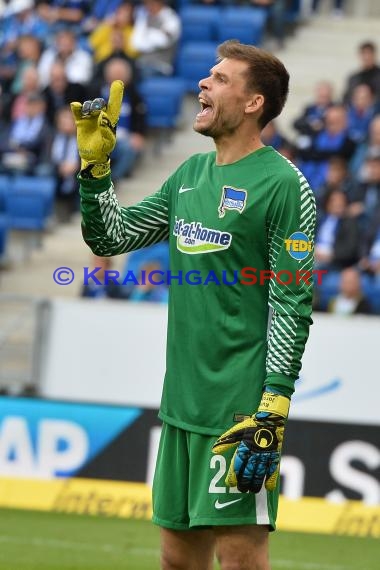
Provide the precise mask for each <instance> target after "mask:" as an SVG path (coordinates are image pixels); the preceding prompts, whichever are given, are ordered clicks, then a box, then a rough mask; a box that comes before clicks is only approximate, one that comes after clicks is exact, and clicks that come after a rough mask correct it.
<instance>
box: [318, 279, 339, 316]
mask: <svg viewBox="0 0 380 570" xmlns="http://www.w3.org/2000/svg"><path fill="white" fill-rule="evenodd" d="M314 278H315V289H316V294H317V299H318V305H319V307H320V309H321V310H323V311H325V310H326V309H327V307H328V305H329V302H330V300H331V299H332V298H333V297H335V296H336V295H337V294H338V291H339V282H340V273H339V271H328V272H327V273H325V274H324V275H322V276H321V284H320V285H317V284H316V283H317V275H314Z"/></svg>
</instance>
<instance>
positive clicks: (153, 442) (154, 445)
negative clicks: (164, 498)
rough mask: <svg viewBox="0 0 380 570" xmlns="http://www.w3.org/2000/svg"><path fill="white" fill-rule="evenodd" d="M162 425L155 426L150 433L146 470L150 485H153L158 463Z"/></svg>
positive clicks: (147, 480)
mask: <svg viewBox="0 0 380 570" xmlns="http://www.w3.org/2000/svg"><path fill="white" fill-rule="evenodd" d="M160 435H161V427H160V426H155V427H154V428H152V429H151V430H150V434H149V447H148V460H147V470H146V482H147V483H148V485H150V486H152V485H153V477H154V469H155V465H156V459H157V453H158V446H159V443H160Z"/></svg>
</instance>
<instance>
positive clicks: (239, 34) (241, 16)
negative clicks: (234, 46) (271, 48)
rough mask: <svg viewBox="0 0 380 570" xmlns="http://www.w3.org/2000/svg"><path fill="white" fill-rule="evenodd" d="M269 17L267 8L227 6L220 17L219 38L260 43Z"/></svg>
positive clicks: (220, 39)
mask: <svg viewBox="0 0 380 570" xmlns="http://www.w3.org/2000/svg"><path fill="white" fill-rule="evenodd" d="M267 17H268V13H267V11H266V10H262V9H261V8H253V7H248V6H235V7H233V8H225V9H224V10H223V15H222V17H221V18H220V19H219V24H218V31H217V39H218V40H219V41H220V42H223V41H225V40H228V39H231V38H233V39H237V40H240V41H241V42H242V43H244V44H253V45H260V44H261V41H262V37H263V33H264V29H265V23H266V20H267Z"/></svg>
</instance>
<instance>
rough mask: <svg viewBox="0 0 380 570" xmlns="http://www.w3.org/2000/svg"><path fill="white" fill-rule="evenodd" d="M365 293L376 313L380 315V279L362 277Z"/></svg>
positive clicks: (367, 276)
mask: <svg viewBox="0 0 380 570" xmlns="http://www.w3.org/2000/svg"><path fill="white" fill-rule="evenodd" d="M361 283H362V289H363V293H364V295H365V296H366V298H367V299H368V302H369V304H370V305H371V308H372V310H373V312H374V313H376V314H377V315H378V314H380V278H379V277H372V276H369V275H362V277H361Z"/></svg>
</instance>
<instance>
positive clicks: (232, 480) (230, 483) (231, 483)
mask: <svg viewBox="0 0 380 570" xmlns="http://www.w3.org/2000/svg"><path fill="white" fill-rule="evenodd" d="M236 453H237V450H236V451H235V453H234V454H233V457H232V459H231V462H230V466H229V468H228V472H227V475H226V478H225V480H224V481H225V483H226V485H227V487H237V479H236V473H235V468H234V465H235V457H236Z"/></svg>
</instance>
